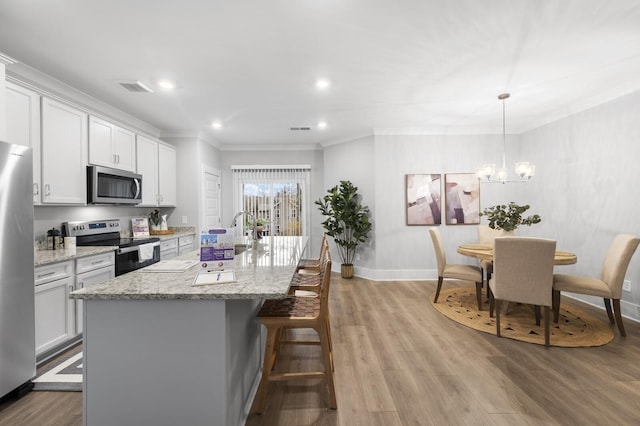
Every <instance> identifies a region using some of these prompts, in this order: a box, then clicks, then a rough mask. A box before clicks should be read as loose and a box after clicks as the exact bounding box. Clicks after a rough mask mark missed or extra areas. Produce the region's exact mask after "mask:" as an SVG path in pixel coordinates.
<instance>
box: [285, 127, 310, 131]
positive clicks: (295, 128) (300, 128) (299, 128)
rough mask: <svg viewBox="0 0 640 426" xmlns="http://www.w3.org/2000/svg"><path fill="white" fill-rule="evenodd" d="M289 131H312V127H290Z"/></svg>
mask: <svg viewBox="0 0 640 426" xmlns="http://www.w3.org/2000/svg"><path fill="white" fill-rule="evenodd" d="M289 130H311V127H289Z"/></svg>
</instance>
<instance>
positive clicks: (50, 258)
mask: <svg viewBox="0 0 640 426" xmlns="http://www.w3.org/2000/svg"><path fill="white" fill-rule="evenodd" d="M117 249H118V247H117V246H85V247H76V248H71V249H63V250H35V251H34V252H33V263H34V266H36V267H37V266H42V265H48V264H50V263H58V262H64V261H67V260H73V259H77V258H79V257H86V256H92V255H94V254H101V253H108V252H110V251H115V250H117Z"/></svg>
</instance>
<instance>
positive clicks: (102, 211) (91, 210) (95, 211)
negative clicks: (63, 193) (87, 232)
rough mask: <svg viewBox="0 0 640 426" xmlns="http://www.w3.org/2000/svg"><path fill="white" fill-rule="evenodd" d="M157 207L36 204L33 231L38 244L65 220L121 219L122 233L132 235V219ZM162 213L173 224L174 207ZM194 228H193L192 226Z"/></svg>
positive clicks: (145, 214) (59, 227)
mask: <svg viewBox="0 0 640 426" xmlns="http://www.w3.org/2000/svg"><path fill="white" fill-rule="evenodd" d="M154 209H155V207H129V206H86V207H85V206H80V207H78V206H73V207H72V206H35V207H34V223H33V232H34V239H35V244H36V246H37V245H38V244H40V243H41V242H43V241H44V240H45V238H46V235H47V231H48V230H49V229H51V228H56V229H62V223H63V222H74V221H79V220H80V221H86V220H101V219H120V227H121V228H122V232H121V234H122V235H123V236H130V235H131V219H132V218H134V217H146V216H147V215H148V214H149V213H150V212H151V211H153V210H154ZM158 210H160V212H161V213H162V214H166V215H167V216H168V222H169V225H171V213H173V210H174V208H173V207H170V208H158ZM190 229H193V228H190Z"/></svg>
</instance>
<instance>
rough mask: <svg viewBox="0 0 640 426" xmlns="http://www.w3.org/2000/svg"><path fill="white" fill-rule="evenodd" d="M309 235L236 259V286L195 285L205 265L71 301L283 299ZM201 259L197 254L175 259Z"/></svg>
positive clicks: (144, 275) (268, 242)
mask: <svg viewBox="0 0 640 426" xmlns="http://www.w3.org/2000/svg"><path fill="white" fill-rule="evenodd" d="M308 240H309V238H308V237H265V238H263V239H261V240H259V241H258V244H257V246H256V247H252V248H251V249H249V250H247V251H245V252H243V253H241V254H239V255H236V257H235V260H234V269H235V271H236V279H237V281H236V282H233V283H224V284H211V285H199V286H193V285H192V283H193V281H194V278H195V277H196V274H197V273H198V272H199V271H200V265H199V264H196V265H195V266H193V267H192V268H190V269H188V270H187V271H186V272H145V271H144V269H145V268H143V269H139V270H136V271H133V272H130V273H128V274H124V275H121V276H119V277H116V278H113V279H111V280H109V281H106V282H104V283H102V284H99V285H96V286H92V287H90V288H83V289H80V290H76V291H74V292H72V293H71V298H72V299H91V300H127V299H135V300H144V299H148V300H171V299H190V300H206V299H282V298H284V297H285V296H286V295H287V292H288V290H289V284H290V282H291V278H292V277H293V274H294V272H295V270H296V266H297V264H298V262H299V260H300V258H301V257H302V254H303V252H304V249H305V247H306V245H307V242H308ZM189 259H194V260H196V259H199V252H198V251H197V250H195V251H192V252H190V253H187V254H184V255H182V256H179V257H177V258H174V259H173V260H189Z"/></svg>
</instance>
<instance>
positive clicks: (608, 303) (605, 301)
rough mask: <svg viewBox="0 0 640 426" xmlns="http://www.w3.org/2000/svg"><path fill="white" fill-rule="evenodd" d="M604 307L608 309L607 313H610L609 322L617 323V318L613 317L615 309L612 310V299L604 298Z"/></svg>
mask: <svg viewBox="0 0 640 426" xmlns="http://www.w3.org/2000/svg"><path fill="white" fill-rule="evenodd" d="M604 307H605V308H606V309H607V315H609V322H610V323H611V324H615V322H616V320H615V319H614V318H613V311H612V310H611V299H607V298H605V299H604Z"/></svg>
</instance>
